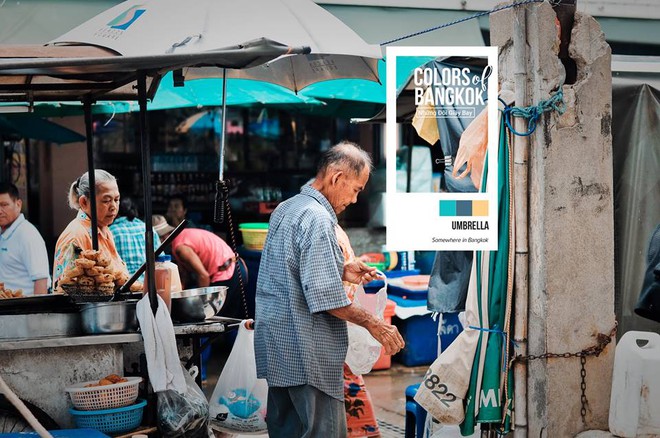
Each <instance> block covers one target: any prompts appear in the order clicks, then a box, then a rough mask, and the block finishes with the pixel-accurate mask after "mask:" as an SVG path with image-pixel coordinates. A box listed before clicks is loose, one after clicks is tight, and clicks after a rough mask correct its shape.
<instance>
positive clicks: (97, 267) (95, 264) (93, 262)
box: [57, 250, 128, 295]
mask: <svg viewBox="0 0 660 438" xmlns="http://www.w3.org/2000/svg"><path fill="white" fill-rule="evenodd" d="M78 254H79V255H78V258H77V259H75V260H74V263H73V264H71V266H69V267H68V269H67V270H66V271H65V272H64V274H63V275H62V276H61V277H60V279H59V282H58V286H57V290H65V291H66V292H67V293H68V294H69V295H76V294H79V295H95V294H98V295H107V294H111V293H113V292H114V290H115V286H120V285H121V284H124V283H125V282H126V280H128V275H127V274H126V273H124V272H122V271H115V270H114V268H113V267H112V260H111V258H110V257H108V256H107V255H105V254H103V253H101V252H100V251H94V250H84V251H79V253H78ZM116 276H121V277H122V279H124V278H125V280H123V281H122V282H119V281H115V280H116ZM62 286H64V287H63V288H62Z"/></svg>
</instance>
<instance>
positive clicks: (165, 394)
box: [156, 367, 209, 438]
mask: <svg viewBox="0 0 660 438" xmlns="http://www.w3.org/2000/svg"><path fill="white" fill-rule="evenodd" d="M182 368H183V367H182ZM191 373H192V375H191ZM183 375H184V377H185V379H186V386H187V390H186V393H185V394H179V393H178V392H176V391H174V390H171V389H168V390H166V391H161V392H157V393H156V396H157V399H158V431H159V432H160V434H161V435H160V436H162V437H164V438H208V437H209V402H208V401H207V400H206V397H205V396H204V393H203V392H202V390H201V389H200V388H199V386H197V383H195V377H194V376H196V375H197V367H192V368H191V369H190V372H188V371H187V370H186V369H185V368H183Z"/></svg>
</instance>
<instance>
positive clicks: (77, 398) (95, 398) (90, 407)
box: [65, 377, 142, 411]
mask: <svg viewBox="0 0 660 438" xmlns="http://www.w3.org/2000/svg"><path fill="white" fill-rule="evenodd" d="M125 379H126V380H128V382H122V383H114V384H112V385H103V386H92V387H89V388H85V386H86V385H89V384H92V383H98V380H93V381H91V382H82V383H77V384H75V385H72V386H69V387H68V388H66V389H65V391H66V392H68V393H69V396H70V397H71V402H72V403H73V406H75V407H76V409H79V410H81V411H96V410H101V409H113V408H121V407H123V406H128V405H131V404H133V403H135V400H136V399H137V396H138V389H139V386H140V382H141V381H142V377H126V378H125Z"/></svg>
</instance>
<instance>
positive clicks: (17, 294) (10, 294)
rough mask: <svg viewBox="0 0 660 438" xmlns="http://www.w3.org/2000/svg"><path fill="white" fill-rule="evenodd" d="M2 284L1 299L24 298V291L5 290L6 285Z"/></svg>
mask: <svg viewBox="0 0 660 438" xmlns="http://www.w3.org/2000/svg"><path fill="white" fill-rule="evenodd" d="M0 284H2V287H0V299H4V298H21V297H22V296H23V289H16V290H11V289H5V288H4V283H0Z"/></svg>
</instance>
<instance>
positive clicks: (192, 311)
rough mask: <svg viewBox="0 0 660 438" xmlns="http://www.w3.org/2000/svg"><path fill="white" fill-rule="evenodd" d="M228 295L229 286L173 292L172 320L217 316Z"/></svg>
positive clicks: (180, 321) (193, 319)
mask: <svg viewBox="0 0 660 438" xmlns="http://www.w3.org/2000/svg"><path fill="white" fill-rule="evenodd" d="M226 297H227V286H210V287H200V288H197V289H186V290H182V291H181V292H172V311H171V312H170V313H171V315H172V321H174V322H178V323H185V322H200V321H204V320H205V319H206V318H210V317H212V316H215V315H216V314H217V313H218V312H219V311H220V309H222V305H223V304H224V303H225V298H226Z"/></svg>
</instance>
